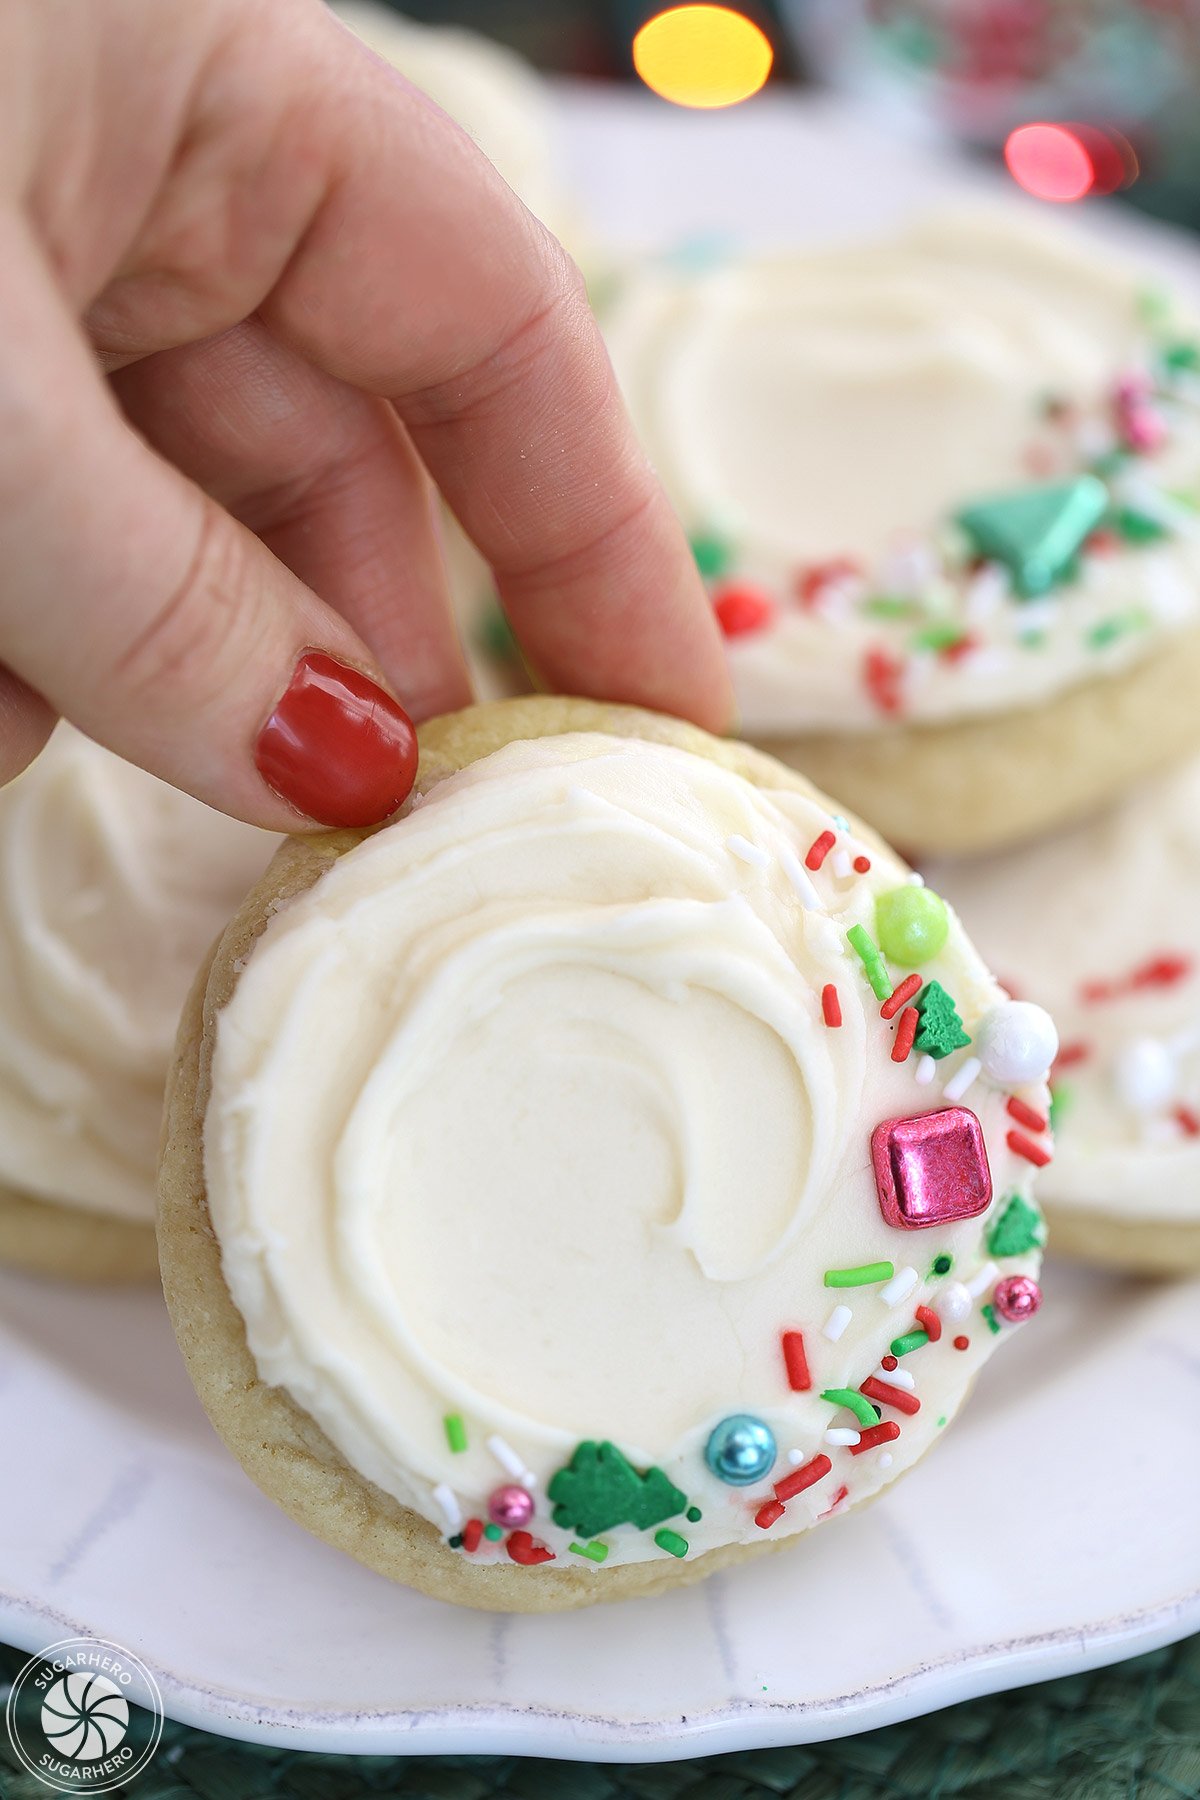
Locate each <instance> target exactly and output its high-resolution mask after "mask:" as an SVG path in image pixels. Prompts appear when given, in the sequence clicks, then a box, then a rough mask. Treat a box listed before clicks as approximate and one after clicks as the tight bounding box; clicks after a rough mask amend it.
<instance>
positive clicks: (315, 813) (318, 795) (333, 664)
mask: <svg viewBox="0 0 1200 1800" xmlns="http://www.w3.org/2000/svg"><path fill="white" fill-rule="evenodd" d="M254 765H255V767H256V768H257V770H258V772H259V774H260V775H261V776H262V778H263V780H264V781H265V782H266V784H267V786H268V787H269V788H272V789H273V790H274V792H275V793H277V794H278V795H279V796H280V798H281V799H283V800H286V801H288V803H289V804H290V805H292V806H294V807H295V808H296V810H297V811H298V812H301V813H303V814H304V815H305V817H306V818H309V819H315V820H316V821H317V823H318V824H319V825H340V826H362V825H377V824H378V823H379V822H380V820H381V819H386V818H388V817H389V816H390V815H391V814H392V813H394V812H395V810H396V808H397V807H398V806H401V805H402V804H403V802H404V801H405V800H406V799H407V798H408V795H409V791H410V789H411V788H412V784H413V781H414V779H415V777H416V773H417V734H416V732H415V731H414V729H413V723H412V720H411V719H410V718H409V716H408V714H407V713H406V712H405V711H404V708H403V707H402V706H399V705H398V704H397V702H396V701H395V700H393V699H392V697H391V695H390V694H385V693H384V691H383V689H382V688H380V687H376V685H375V683H374V682H373V681H371V680H370V679H369V678H368V677H367V676H366V675H360V674H359V672H358V670H357V669H351V668H347V666H346V664H345V663H340V662H338V661H336V659H335V658H334V657H332V656H326V655H325V654H324V652H323V651H320V650H306V651H305V653H304V655H303V656H302V657H301V658H300V660H299V662H298V663H297V664H296V667H295V669H294V671H293V673H292V679H291V681H290V682H289V683H288V686H287V690H286V692H285V693H284V694H283V696H282V698H281V699H280V700H279V702H278V703H277V705H276V707H275V710H274V712H273V713H272V714H271V716H270V718H269V719H268V720H267V722H266V724H265V725H264V726H263V728H262V730H261V731H260V732H259V734H258V738H257V741H256V743H255V746H254Z"/></svg>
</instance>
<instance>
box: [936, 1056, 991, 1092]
mask: <svg viewBox="0 0 1200 1800" xmlns="http://www.w3.org/2000/svg"><path fill="white" fill-rule="evenodd" d="M982 1068H983V1064H982V1063H981V1062H980V1060H979V1058H978V1057H977V1056H968V1058H967V1060H966V1062H965V1063H962V1064H961V1065H960V1066H959V1067H958V1068H957V1069H955V1071H954V1073H953V1075H952V1076H951V1077H950V1079H949V1081H948V1082H947V1083H946V1085H945V1087H944V1088H943V1089H942V1092H943V1094H945V1096H946V1098H947V1100H961V1099H962V1097H963V1095H964V1094H965V1093H966V1091H967V1089H968V1088H969V1087H971V1086H972V1085H973V1083H974V1082H975V1081H976V1080H977V1078H978V1076H979V1074H980V1071H981V1070H982Z"/></svg>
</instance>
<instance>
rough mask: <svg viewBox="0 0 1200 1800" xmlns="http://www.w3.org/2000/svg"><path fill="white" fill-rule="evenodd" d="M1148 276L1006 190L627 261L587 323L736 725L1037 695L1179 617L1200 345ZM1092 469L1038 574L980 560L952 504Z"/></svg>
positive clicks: (1194, 464) (1193, 565)
mask: <svg viewBox="0 0 1200 1800" xmlns="http://www.w3.org/2000/svg"><path fill="white" fill-rule="evenodd" d="M1144 288H1145V281H1144V279H1143V278H1142V277H1140V276H1139V274H1138V272H1137V271H1136V270H1129V269H1127V268H1125V267H1124V266H1122V265H1121V264H1120V263H1119V262H1114V260H1113V259H1112V258H1111V257H1101V256H1100V255H1098V254H1097V253H1096V251H1095V250H1094V249H1093V248H1091V247H1090V246H1088V245H1087V244H1086V243H1085V242H1083V241H1078V240H1073V239H1070V238H1068V239H1065V240H1063V239H1061V238H1059V237H1051V236H1050V235H1049V234H1048V233H1046V232H1045V231H1044V230H1035V229H1033V228H1031V227H1030V226H1029V225H1028V224H1027V223H1026V222H1025V221H1024V220H1023V219H1022V218H1020V217H1014V216H1011V215H1009V214H1008V213H1007V212H1005V211H1000V210H995V211H993V212H990V213H989V212H985V213H982V214H980V215H978V216H976V217H972V218H967V217H965V216H963V217H959V216H953V215H950V216H945V217H941V218H937V219H932V220H928V221H926V222H924V223H922V224H919V225H916V226H913V227H910V228H909V229H908V230H907V231H906V232H904V233H903V234H901V235H898V236H896V237H895V238H892V239H888V240H881V241H878V242H875V243H872V244H869V245H864V246H854V247H848V248H836V249H828V250H825V251H819V252H810V253H808V254H805V255H790V256H782V255H781V256H777V257H763V258H758V259H753V258H747V259H737V258H734V259H731V260H730V261H728V262H726V263H718V264H716V265H715V266H712V267H709V268H707V269H702V270H695V269H691V270H688V269H681V268H679V267H676V266H673V265H672V264H670V263H662V264H657V265H651V266H649V267H645V268H642V269H639V270H638V271H636V272H635V273H634V274H632V275H631V276H630V277H629V279H628V280H627V282H626V283H625V286H624V289H623V291H621V292H620V293H619V294H618V297H617V299H616V300H615V302H614V304H613V305H612V307H611V309H610V310H609V312H608V314H607V317H606V320H605V331H606V336H607V339H608V343H609V347H610V349H611V352H612V355H613V360H614V363H615V365H616V369H617V373H618V376H619V378H620V380H621V382H622V385H623V387H624V390H625V393H626V396H627V398H628V400H629V403H630V406H631V409H632V411H633V414H634V418H635V421H636V423H637V425H638V427H639V429H640V431H641V433H642V435H643V438H644V440H645V442H646V444H647V447H648V448H649V450H650V454H651V456H652V458H653V460H654V462H655V464H656V466H657V468H658V470H659V472H660V474H661V475H662V477H663V480H664V481H665V483H666V485H667V487H668V490H669V491H670V493H671V495H672V497H673V499H674V501H675V504H676V506H677V507H678V509H679V510H680V512H681V514H682V516H683V519H684V522H685V524H687V526H688V528H689V530H691V531H692V533H693V535H694V537H695V538H696V540H697V543H698V556H699V557H700V560H701V563H702V567H705V569H706V573H709V574H711V575H712V577H713V595H714V601H715V602H716V604H717V610H718V615H719V616H721V617H722V622H723V623H725V624H726V629H727V631H729V632H730V634H731V635H730V641H729V655H730V660H731V664H732V669H733V674H734V680H735V685H736V689H737V694H738V700H739V706H740V712H741V718H742V722H743V725H744V726H745V728H746V729H747V730H748V731H749V732H750V733H751V734H753V735H758V736H766V737H770V736H772V735H788V734H792V733H795V732H797V731H804V730H825V729H836V730H839V731H842V730H845V731H850V730H865V729H870V728H873V727H877V726H879V725H881V724H885V723H887V721H888V720H889V719H891V718H895V717H901V718H913V719H924V720H930V721H934V720H942V721H944V720H948V719H953V718H959V717H964V716H966V715H969V714H972V713H979V712H987V711H994V710H1008V709H1011V708H1014V707H1020V706H1030V705H1034V704H1036V703H1038V702H1040V701H1043V700H1045V699H1047V698H1049V697H1050V696H1051V695H1053V694H1055V693H1057V692H1060V691H1062V690H1063V689H1064V688H1066V687H1068V686H1070V685H1072V684H1073V683H1076V682H1079V681H1081V680H1084V679H1086V678H1088V677H1090V676H1092V675H1095V674H1097V673H1100V674H1103V673H1108V672H1111V671H1113V670H1115V669H1118V668H1120V667H1122V666H1124V665H1125V664H1127V663H1129V662H1131V661H1133V660H1135V659H1136V658H1138V657H1139V656H1141V655H1143V654H1145V653H1146V651H1147V650H1148V649H1149V648H1150V647H1151V646H1153V645H1154V644H1155V643H1158V642H1160V641H1162V639H1163V638H1164V637H1165V636H1166V635H1168V634H1169V633H1170V632H1172V631H1176V630H1178V629H1180V628H1181V626H1182V625H1184V624H1186V623H1188V622H1190V621H1193V620H1195V619H1196V618H1197V617H1198V616H1200V600H1198V596H1200V534H1198V532H1197V526H1196V520H1195V516H1194V511H1193V510H1192V508H1193V507H1194V504H1195V503H1196V502H1198V501H1200V407H1198V405H1197V393H1198V390H1197V385H1196V382H1195V380H1194V377H1193V373H1192V368H1193V364H1195V366H1196V367H1198V368H1200V352H1197V351H1196V345H1195V338H1196V329H1195V326H1194V324H1192V323H1191V322H1189V321H1184V322H1182V323H1177V322H1171V323H1165V322H1164V323H1161V324H1159V325H1155V326H1154V327H1153V328H1152V327H1151V326H1150V325H1149V324H1148V322H1147V316H1146V310H1145V307H1144V305H1143V291H1144ZM1189 333H1190V337H1189ZM1173 357H1174V358H1175V359H1176V362H1175V363H1173V362H1172V360H1171V359H1172V358H1173ZM1164 358H1165V361H1164ZM1164 370H1165V373H1164ZM1177 377H1178V379H1177ZM1097 470H1099V471H1102V472H1103V475H1104V479H1105V481H1106V482H1108V484H1109V507H1110V514H1111V519H1112V520H1113V521H1115V524H1114V525H1113V527H1112V528H1111V529H1110V528H1109V527H1108V526H1107V525H1106V526H1105V529H1104V530H1103V531H1101V532H1097V533H1094V534H1092V535H1090V536H1088V537H1087V539H1086V541H1085V542H1084V544H1083V549H1082V552H1081V554H1080V555H1078V556H1076V557H1075V558H1074V559H1071V558H1067V557H1064V558H1063V559H1062V565H1061V570H1060V575H1059V580H1058V585H1056V586H1055V587H1054V589H1053V591H1052V592H1050V593H1048V594H1046V595H1044V596H1039V597H1038V598H1036V599H1032V598H1030V597H1028V596H1023V595H1021V594H1020V593H1019V592H1015V591H1014V589H1013V586H1012V571H1011V570H1010V569H1008V568H1006V567H1005V566H1003V565H1002V564H1001V563H1000V562H995V561H993V562H990V563H988V564H987V565H986V566H985V567H984V569H983V570H982V571H980V569H979V568H978V565H977V564H976V563H975V561H974V560H973V553H974V552H975V551H976V550H978V549H979V548H980V546H979V545H978V544H976V543H975V542H973V541H971V540H970V539H969V538H967V537H965V536H964V534H963V532H962V531H961V529H960V528H959V527H958V526H957V525H956V523H955V520H956V518H957V515H958V514H959V513H960V512H961V511H964V510H965V509H967V508H969V507H970V505H971V504H972V503H974V502H978V501H980V500H990V499H992V498H994V497H996V496H1001V495H1008V494H1010V493H1011V494H1016V493H1019V492H1023V491H1026V490H1028V489H1029V488H1030V487H1031V486H1034V485H1037V484H1039V483H1067V482H1070V481H1072V480H1075V479H1077V478H1079V477H1082V476H1085V475H1089V474H1090V475H1091V478H1092V479H1094V478H1095V473H1094V472H1095V471H1097ZM1181 497H1182V498H1181ZM1126 527H1128V529H1126ZM1123 533H1124V535H1122V534H1123ZM1080 538H1081V540H1083V539H1084V532H1083V531H1082V530H1081V532H1080ZM982 553H983V554H984V555H985V556H993V555H994V551H993V550H992V549H991V548H989V547H985V548H984V549H983V551H982ZM730 590H732V591H734V592H735V593H736V595H737V599H736V600H734V601H731V603H730V604H731V606H732V607H733V608H734V610H733V612H732V613H731V614H730V615H728V617H727V616H726V615H725V613H724V610H723V607H722V596H723V594H725V593H726V592H728V591H730ZM747 591H748V592H749V594H750V596H751V599H752V602H753V604H750V603H748V602H747V600H746V598H745V596H746V594H747ZM873 671H874V673H873ZM880 671H883V674H882V675H881V673H880Z"/></svg>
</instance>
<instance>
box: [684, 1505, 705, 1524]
mask: <svg viewBox="0 0 1200 1800" xmlns="http://www.w3.org/2000/svg"><path fill="white" fill-rule="evenodd" d="M684 1517H685V1518H686V1519H687V1520H688V1523H689V1524H691V1525H698V1524H699V1523H700V1521H701V1519H702V1518H703V1517H704V1514H703V1513H702V1512H701V1511H700V1508H699V1507H698V1506H689V1507H688V1509H687V1512H686V1513H685V1515H684Z"/></svg>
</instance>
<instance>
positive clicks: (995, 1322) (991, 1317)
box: [979, 1302, 1000, 1332]
mask: <svg viewBox="0 0 1200 1800" xmlns="http://www.w3.org/2000/svg"><path fill="white" fill-rule="evenodd" d="M979 1310H980V1312H981V1313H982V1314H983V1316H984V1318H985V1319H986V1320H987V1328H988V1330H989V1331H995V1332H998V1331H999V1330H1000V1321H999V1319H998V1318H997V1317H996V1309H995V1307H994V1306H992V1305H991V1304H990V1302H989V1304H988V1305H987V1306H981V1307H980V1309H979Z"/></svg>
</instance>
